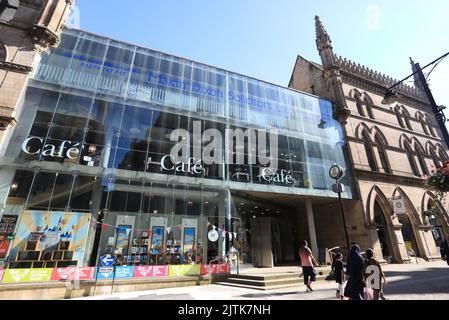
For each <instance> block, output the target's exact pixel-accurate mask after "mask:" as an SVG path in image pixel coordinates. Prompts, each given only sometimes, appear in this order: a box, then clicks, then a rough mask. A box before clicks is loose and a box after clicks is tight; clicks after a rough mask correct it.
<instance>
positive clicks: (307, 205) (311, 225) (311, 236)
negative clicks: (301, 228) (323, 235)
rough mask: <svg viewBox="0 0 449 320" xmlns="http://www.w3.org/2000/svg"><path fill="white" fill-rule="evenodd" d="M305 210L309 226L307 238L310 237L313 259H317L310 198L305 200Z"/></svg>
mask: <svg viewBox="0 0 449 320" xmlns="http://www.w3.org/2000/svg"><path fill="white" fill-rule="evenodd" d="M306 210H307V225H308V227H309V238H310V248H311V250H312V252H313V255H314V257H315V259H317V260H318V254H319V252H318V242H317V239H316V229H315V219H314V217H313V206H312V200H310V199H308V200H306Z"/></svg>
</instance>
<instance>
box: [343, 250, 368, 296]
mask: <svg viewBox="0 0 449 320" xmlns="http://www.w3.org/2000/svg"><path fill="white" fill-rule="evenodd" d="M363 269H364V260H363V257H362V255H361V254H360V247H359V246H358V245H356V244H354V245H353V246H352V247H351V251H350V252H349V256H348V261H347V266H346V275H347V276H348V282H347V283H346V288H345V297H348V298H349V299H351V300H363V296H364V292H363V289H364V287H365V284H364V283H363Z"/></svg>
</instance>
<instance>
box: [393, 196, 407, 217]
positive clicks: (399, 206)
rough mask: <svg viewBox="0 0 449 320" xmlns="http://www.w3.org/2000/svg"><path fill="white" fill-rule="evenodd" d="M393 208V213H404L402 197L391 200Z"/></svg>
mask: <svg viewBox="0 0 449 320" xmlns="http://www.w3.org/2000/svg"><path fill="white" fill-rule="evenodd" d="M393 208H394V213H396V214H405V213H406V212H405V205H404V199H402V198H400V199H394V200H393Z"/></svg>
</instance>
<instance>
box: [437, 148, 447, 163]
mask: <svg viewBox="0 0 449 320" xmlns="http://www.w3.org/2000/svg"><path fill="white" fill-rule="evenodd" d="M439 149H440V152H439V153H438V154H439V156H440V159H441V162H443V163H444V162H446V161H447V154H446V152H444V151H443V149H441V148H439Z"/></svg>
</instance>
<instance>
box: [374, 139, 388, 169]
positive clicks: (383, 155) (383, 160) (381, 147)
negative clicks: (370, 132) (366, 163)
mask: <svg viewBox="0 0 449 320" xmlns="http://www.w3.org/2000/svg"><path fill="white" fill-rule="evenodd" d="M376 144H377V151H378V152H379V158H380V164H381V165H382V169H384V172H385V173H391V170H390V166H389V164H388V158H387V150H386V149H385V144H384V142H383V141H382V138H381V137H380V135H379V134H376Z"/></svg>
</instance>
